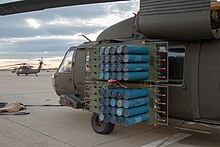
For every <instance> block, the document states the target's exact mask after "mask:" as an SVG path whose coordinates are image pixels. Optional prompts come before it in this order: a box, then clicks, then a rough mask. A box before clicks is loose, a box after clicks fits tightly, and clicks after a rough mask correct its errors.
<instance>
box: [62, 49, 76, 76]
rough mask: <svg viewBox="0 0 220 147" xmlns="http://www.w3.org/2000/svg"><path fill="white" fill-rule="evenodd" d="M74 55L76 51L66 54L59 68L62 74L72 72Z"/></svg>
mask: <svg viewBox="0 0 220 147" xmlns="http://www.w3.org/2000/svg"><path fill="white" fill-rule="evenodd" d="M73 54H74V51H69V52H67V53H66V55H65V57H64V59H63V62H62V63H61V65H60V68H59V72H60V73H70V72H71V71H72V62H73Z"/></svg>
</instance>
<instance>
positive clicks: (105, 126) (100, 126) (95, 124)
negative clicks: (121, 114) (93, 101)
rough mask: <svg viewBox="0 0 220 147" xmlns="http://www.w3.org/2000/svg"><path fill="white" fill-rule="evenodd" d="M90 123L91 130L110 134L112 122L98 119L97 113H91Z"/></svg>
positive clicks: (112, 127) (112, 126)
mask: <svg viewBox="0 0 220 147" xmlns="http://www.w3.org/2000/svg"><path fill="white" fill-rule="evenodd" d="M91 125H92V128H93V130H94V131H95V132H96V133H98V134H103V135H105V134H110V133H111V132H112V131H113V129H114V126H115V125H114V124H112V123H110V122H105V121H100V120H99V115H98V114H96V113H92V116H91Z"/></svg>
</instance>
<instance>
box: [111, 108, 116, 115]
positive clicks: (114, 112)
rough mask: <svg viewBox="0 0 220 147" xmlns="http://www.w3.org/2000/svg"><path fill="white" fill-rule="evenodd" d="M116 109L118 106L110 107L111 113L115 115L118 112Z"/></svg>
mask: <svg viewBox="0 0 220 147" xmlns="http://www.w3.org/2000/svg"><path fill="white" fill-rule="evenodd" d="M116 111H117V108H116V107H110V114H111V115H115V114H116Z"/></svg>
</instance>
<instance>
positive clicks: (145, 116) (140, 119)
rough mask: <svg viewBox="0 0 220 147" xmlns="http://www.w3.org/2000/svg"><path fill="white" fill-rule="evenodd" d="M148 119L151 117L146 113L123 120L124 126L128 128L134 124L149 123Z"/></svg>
mask: <svg viewBox="0 0 220 147" xmlns="http://www.w3.org/2000/svg"><path fill="white" fill-rule="evenodd" d="M148 118H149V116H148V114H146V113H144V114H140V115H136V116H132V117H128V118H123V125H124V126H126V127H127V126H130V125H134V124H137V123H140V122H143V121H147V120H148Z"/></svg>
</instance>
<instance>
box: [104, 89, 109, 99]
mask: <svg viewBox="0 0 220 147" xmlns="http://www.w3.org/2000/svg"><path fill="white" fill-rule="evenodd" d="M104 97H106V98H108V97H110V89H105V91H104Z"/></svg>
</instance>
